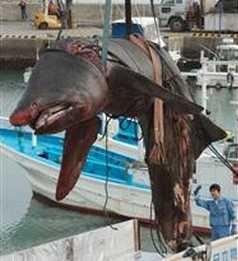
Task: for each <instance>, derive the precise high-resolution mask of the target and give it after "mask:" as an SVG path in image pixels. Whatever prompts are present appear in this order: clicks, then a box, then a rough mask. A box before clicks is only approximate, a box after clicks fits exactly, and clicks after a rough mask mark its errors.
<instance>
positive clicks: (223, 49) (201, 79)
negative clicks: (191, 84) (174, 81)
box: [182, 38, 238, 89]
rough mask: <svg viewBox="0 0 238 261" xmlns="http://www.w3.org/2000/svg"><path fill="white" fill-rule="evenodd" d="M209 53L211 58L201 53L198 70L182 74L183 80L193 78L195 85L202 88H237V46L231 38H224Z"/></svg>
mask: <svg viewBox="0 0 238 261" xmlns="http://www.w3.org/2000/svg"><path fill="white" fill-rule="evenodd" d="M205 49H206V50H207V51H209V53H210V56H211V57H207V56H205V55H204V50H202V51H201V55H200V64H201V68H200V69H199V70H195V71H194V70H193V71H191V72H182V74H183V75H184V77H185V78H195V79H196V84H197V85H198V86H202V87H203V88H207V87H214V88H217V89H220V88H229V89H232V88H238V44H236V43H235V42H234V39H233V38H224V39H222V41H221V43H220V44H218V45H217V46H216V50H215V51H212V50H210V49H208V48H205Z"/></svg>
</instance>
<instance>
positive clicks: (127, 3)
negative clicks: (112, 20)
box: [125, 0, 132, 37]
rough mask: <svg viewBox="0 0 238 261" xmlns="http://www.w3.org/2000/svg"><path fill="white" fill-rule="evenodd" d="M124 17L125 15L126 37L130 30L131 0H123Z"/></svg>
mask: <svg viewBox="0 0 238 261" xmlns="http://www.w3.org/2000/svg"><path fill="white" fill-rule="evenodd" d="M125 17H126V37H128V36H129V35H130V34H131V32H132V28H131V27H132V21H131V0H125Z"/></svg>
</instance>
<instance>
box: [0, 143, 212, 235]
mask: <svg viewBox="0 0 238 261" xmlns="http://www.w3.org/2000/svg"><path fill="white" fill-rule="evenodd" d="M0 149H1V152H2V153H4V154H5V155H6V156H7V157H9V158H11V159H13V160H14V161H15V162H17V163H18V164H19V165H20V166H22V167H23V168H24V169H25V170H26V171H27V177H28V180H29V182H30V184H31V186H32V190H33V192H34V194H35V195H37V197H38V198H39V196H40V198H41V199H44V200H46V199H47V201H49V202H54V204H57V205H58V206H61V207H66V208H70V209H75V210H79V211H84V212H90V213H96V214H105V209H104V204H105V200H106V195H105V186H106V185H105V181H104V180H99V179H96V178H91V177H88V176H86V175H81V177H80V179H79V181H78V183H77V184H76V186H75V188H74V189H73V190H72V191H71V192H70V194H69V195H68V196H67V197H66V198H65V199H64V200H62V201H60V202H57V201H56V199H55V190H56V184H57V180H58V175H59V167H58V166H50V165H48V164H46V163H44V162H41V161H39V160H36V159H34V158H32V157H29V156H27V155H26V154H24V153H21V152H18V151H16V150H14V149H11V148H10V147H8V146H5V145H3V144H0ZM107 186H108V201H107V205H106V210H107V212H108V213H111V214H112V215H113V216H124V217H130V218H137V219H139V220H140V221H142V222H143V223H153V219H154V212H153V210H152V216H151V215H150V213H151V211H150V205H151V193H150V189H143V188H138V187H133V186H129V185H124V184H117V183H114V182H108V184H107ZM192 216H193V224H194V225H193V228H194V230H197V231H199V232H205V233H207V232H208V231H209V225H208V214H207V212H206V211H204V210H203V209H201V208H198V207H196V206H195V204H194V202H192Z"/></svg>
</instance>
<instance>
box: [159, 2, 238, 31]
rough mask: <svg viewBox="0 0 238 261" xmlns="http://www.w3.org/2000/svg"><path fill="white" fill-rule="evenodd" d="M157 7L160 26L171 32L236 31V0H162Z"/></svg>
mask: <svg viewBox="0 0 238 261" xmlns="http://www.w3.org/2000/svg"><path fill="white" fill-rule="evenodd" d="M158 8H159V10H158V11H159V21H160V26H161V27H169V28H170V30H171V31H173V32H182V31H186V30H191V29H192V28H194V27H195V28H197V29H200V30H206V31H232V32H238V24H237V23H236V21H237V19H238V0H217V1H214V0H162V1H161V2H160V4H159V6H158Z"/></svg>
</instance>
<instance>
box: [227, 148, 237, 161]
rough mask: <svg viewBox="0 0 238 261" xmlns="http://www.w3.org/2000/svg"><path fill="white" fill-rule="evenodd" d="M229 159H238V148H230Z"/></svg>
mask: <svg viewBox="0 0 238 261" xmlns="http://www.w3.org/2000/svg"><path fill="white" fill-rule="evenodd" d="M227 156H228V159H238V146H234V145H231V146H229V147H228V155H227Z"/></svg>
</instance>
